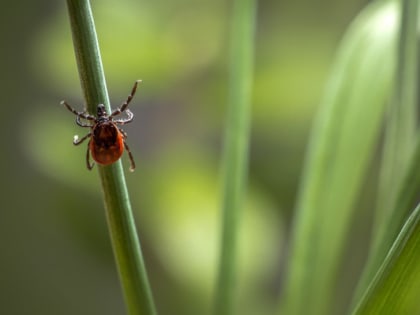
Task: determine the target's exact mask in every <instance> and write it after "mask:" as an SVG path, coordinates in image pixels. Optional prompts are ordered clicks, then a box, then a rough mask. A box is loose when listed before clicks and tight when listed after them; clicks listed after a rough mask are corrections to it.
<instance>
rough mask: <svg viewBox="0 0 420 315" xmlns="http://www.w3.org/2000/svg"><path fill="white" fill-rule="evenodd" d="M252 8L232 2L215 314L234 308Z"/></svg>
mask: <svg viewBox="0 0 420 315" xmlns="http://www.w3.org/2000/svg"><path fill="white" fill-rule="evenodd" d="M256 7H257V5H256V0H235V1H234V7H233V17H232V19H233V21H232V30H231V38H230V40H231V49H230V88H229V92H230V95H229V100H228V101H229V105H228V117H227V125H226V130H225V147H224V161H223V162H224V164H223V167H224V169H223V171H224V173H223V177H224V187H223V196H222V212H223V222H222V224H223V227H222V244H221V245H222V248H221V255H220V266H219V275H218V283H217V287H216V290H217V291H216V296H215V304H214V314H215V315H228V314H232V313H233V309H234V302H233V301H234V298H235V291H236V270H237V252H238V249H237V242H238V240H237V238H238V228H239V221H240V217H241V208H242V201H243V199H244V190H245V186H246V178H247V166H248V148H249V125H250V116H251V115H250V107H251V94H252V93H251V92H252V78H253V75H252V74H253V60H254V33H255V20H256Z"/></svg>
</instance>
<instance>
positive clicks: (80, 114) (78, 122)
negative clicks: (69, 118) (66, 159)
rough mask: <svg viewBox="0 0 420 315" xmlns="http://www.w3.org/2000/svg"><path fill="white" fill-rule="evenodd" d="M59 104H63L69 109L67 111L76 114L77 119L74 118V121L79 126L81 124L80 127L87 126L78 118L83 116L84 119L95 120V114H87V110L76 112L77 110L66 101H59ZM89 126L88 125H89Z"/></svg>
mask: <svg viewBox="0 0 420 315" xmlns="http://www.w3.org/2000/svg"><path fill="white" fill-rule="evenodd" d="M60 104H61V105H64V106H66V108H67V109H68V110H69V111H71V112H72V113H73V114H75V115H76V116H77V119H76V122H77V124H78V125H79V126H82V127H87V126H86V125H85V124H83V123H82V122H81V121H80V118H83V119H86V120H92V121H95V120H96V118H95V116H92V115H90V114H88V113H87V112H78V111H77V110H75V109H74V108H73V107H72V106H71V105H69V104H68V103H67V102H66V101H61V103H60ZM89 127H90V126H89Z"/></svg>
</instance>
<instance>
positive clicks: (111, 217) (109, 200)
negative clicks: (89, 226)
mask: <svg viewBox="0 0 420 315" xmlns="http://www.w3.org/2000/svg"><path fill="white" fill-rule="evenodd" d="M67 7H68V11H69V16H70V24H71V29H72V35H73V44H74V48H75V53H76V60H77V66H78V69H79V75H80V80H81V83H82V89H83V93H84V96H85V100H86V105H87V110H88V111H89V112H90V113H96V107H97V105H98V104H105V106H106V107H107V110H108V112H109V110H110V106H109V99H108V92H107V89H106V83H105V76H104V72H103V67H102V61H101V57H100V52H99V45H98V40H97V37H96V30H95V25H94V20H93V16H92V11H91V7H90V3H89V1H88V0H67ZM98 169H99V174H100V178H101V183H102V190H103V196H104V202H105V209H106V214H107V219H108V226H109V232H110V237H111V242H112V247H113V250H114V255H115V260H116V263H117V268H118V272H119V277H120V281H121V285H122V288H123V293H124V297H125V302H126V305H127V309H128V313H129V314H130V315H140V314H142V315H154V314H156V311H155V306H154V303H153V298H152V294H151V290H150V287H149V283H148V279H147V274H146V270H145V266H144V262H143V258H142V254H141V249H140V243H139V240H138V236H137V232H136V227H135V223H134V218H133V214H132V210H131V204H130V199H129V196H128V191H127V187H126V183H125V178H124V173H123V170H122V166H121V162H120V161H118V162H117V163H114V164H112V165H110V166H106V167H103V166H98Z"/></svg>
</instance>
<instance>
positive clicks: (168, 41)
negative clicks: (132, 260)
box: [0, 0, 368, 315]
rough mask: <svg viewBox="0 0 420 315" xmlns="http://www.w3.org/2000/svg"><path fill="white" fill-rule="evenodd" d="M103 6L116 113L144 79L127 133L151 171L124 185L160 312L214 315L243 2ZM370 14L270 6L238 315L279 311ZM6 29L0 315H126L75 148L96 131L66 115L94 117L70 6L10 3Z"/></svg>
mask: <svg viewBox="0 0 420 315" xmlns="http://www.w3.org/2000/svg"><path fill="white" fill-rule="evenodd" d="M92 2H93V3H92V5H93V12H94V17H95V20H96V27H97V32H98V36H99V41H100V46H101V52H102V57H103V62H104V68H105V72H106V78H107V83H108V89H109V93H110V97H111V101H112V103H113V104H114V107H115V106H118V105H119V104H120V103H121V102H122V101H123V100H124V99H125V98H126V96H127V95H128V93H129V91H130V89H131V87H132V84H133V83H134V80H136V79H142V80H143V83H142V84H141V86H139V89H138V92H137V95H136V97H135V99H134V101H133V102H132V105H131V108H132V111H133V112H134V114H135V121H134V122H133V123H132V124H130V125H127V127H126V128H125V130H126V131H127V132H128V134H129V138H128V142H129V145H130V147H131V148H132V151H133V154H134V156H135V159H136V162H137V165H138V166H137V169H136V172H134V173H129V172H127V174H126V177H127V180H128V185H129V191H130V194H131V197H132V202H133V208H134V210H135V214H136V219H137V224H138V228H139V233H140V237H141V243H142V247H143V251H144V255H145V259H146V265H147V269H148V271H149V274H150V281H151V284H152V289H153V292H154V296H155V299H156V303H157V306H158V310H159V312H160V314H162V315H165V314H168V315H169V314H171V315H173V314H207V313H208V309H209V305H210V303H211V300H212V286H213V278H214V273H215V270H216V266H217V259H216V256H217V248H218V241H219V234H218V233H219V225H218V220H219V204H220V181H221V179H220V171H219V168H220V155H221V148H222V136H223V128H224V119H225V112H226V100H227V95H226V94H227V82H228V80H227V78H228V73H227V59H228V58H227V54H228V47H229V36H228V35H229V22H230V16H231V12H230V4H231V2H230V1H221V0H195V1H194V0H176V1H163V0H154V1H132V0H122V1H115V0H114V1H111V0H101V1H92ZM367 2H368V1H366V0H352V1H347V0H346V1H345V0H340V1H333V0H321V1H311V0H297V1H269V0H264V1H259V11H258V29H257V34H256V35H257V36H256V60H255V90H254V102H253V120H252V138H251V141H252V143H251V155H250V179H249V189H248V194H247V202H246V209H245V217H244V219H243V226H242V234H241V256H240V258H241V259H240V288H241V289H240V296H239V299H240V303H239V305H240V306H239V307H240V310H241V312H240V314H245V315H246V314H270V313H271V312H272V311H273V310H274V309H275V307H276V304H277V298H278V293H279V291H280V290H281V279H282V278H283V272H284V260H285V254H284V253H285V252H286V249H287V241H288V232H289V227H290V221H291V219H292V212H293V206H294V200H295V195H296V191H297V188H298V183H299V176H300V173H301V169H302V162H303V155H304V152H305V146H306V143H307V139H308V136H309V132H310V126H311V121H312V119H313V117H314V113H315V111H316V108H317V105H318V103H319V100H320V97H321V95H322V92H323V88H324V84H325V81H326V78H327V76H328V71H329V68H330V66H331V63H332V59H333V56H334V51H335V49H336V47H337V45H338V43H339V40H340V38H341V36H342V35H343V33H344V31H345V29H346V27H347V26H348V24H349V23H350V21H351V20H352V19H353V18H354V16H355V15H356V14H357V12H358V11H360V9H361V8H362V7H363V6H364V5H365V4H366V3H367ZM0 23H1V27H0V34H1V35H0V36H1V37H0V38H1V43H2V44H1V49H0V56H1V58H0V64H1V71H0V80H1V84H0V103H1V107H0V108H1V112H2V117H3V118H2V121H1V125H0V128H1V130H0V131H1V135H2V137H1V138H2V143H3V145H2V154H0V161H1V163H0V165H1V166H0V167H1V174H2V179H1V182H0V183H1V190H0V197H1V206H0V207H1V209H0V314H8V315H9V314H19V315H23V314H31V315H36V314H43V315H46V314H61V315H66V314H101V315H106V314H124V311H125V309H124V303H123V300H122V295H121V292H120V287H119V282H118V276H117V273H116V270H115V265H114V261H113V256H112V251H111V248H110V242H109V238H108V235H107V227H106V220H105V215H104V209H103V204H102V200H101V192H100V188H99V184H98V176H97V173H96V171H95V170H93V171H92V172H89V171H87V169H86V167H85V161H84V156H85V150H86V147H85V146H82V147H74V146H73V145H72V138H73V135H74V134H79V135H82V133H83V132H85V131H86V130H84V129H82V130H81V129H80V128H78V127H77V126H76V125H75V123H74V116H73V115H72V114H70V113H69V112H68V111H67V110H66V109H64V108H63V107H61V106H60V105H59V103H60V101H61V100H62V99H64V98H65V99H66V100H67V101H68V102H69V103H70V104H73V105H74V106H75V107H77V108H79V109H82V108H83V99H82V92H81V88H80V83H79V81H78V74H77V68H76V63H75V58H74V52H73V46H72V42H71V34H70V26H69V21H68V16H67V10H66V5H65V1H64V0H63V1H57V0H39V1H23V2H22V1H14V2H13V1H12V2H8V3H7V5H5V6H4V7H3V9H2V10H1V12H0ZM123 164H124V166H125V169H126V170H128V165H129V163H128V158H127V156H125V155H124V156H123ZM344 291H345V290H344ZM343 295H344V296H345V292H343ZM343 300H345V298H343ZM338 308H339V307H338Z"/></svg>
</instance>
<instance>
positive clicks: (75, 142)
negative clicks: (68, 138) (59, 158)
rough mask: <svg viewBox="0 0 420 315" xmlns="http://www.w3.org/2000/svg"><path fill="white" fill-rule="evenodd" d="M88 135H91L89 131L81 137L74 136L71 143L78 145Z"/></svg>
mask: <svg viewBox="0 0 420 315" xmlns="http://www.w3.org/2000/svg"><path fill="white" fill-rule="evenodd" d="M90 136H92V134H91V133H90V132H89V133H88V134H87V135H86V136H84V137H83V138H80V139H79V137H78V136H74V139H73V144H74V145H79V144H81V143H82V142H83V141H85V140H86V139H87V138H89V137H90Z"/></svg>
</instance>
